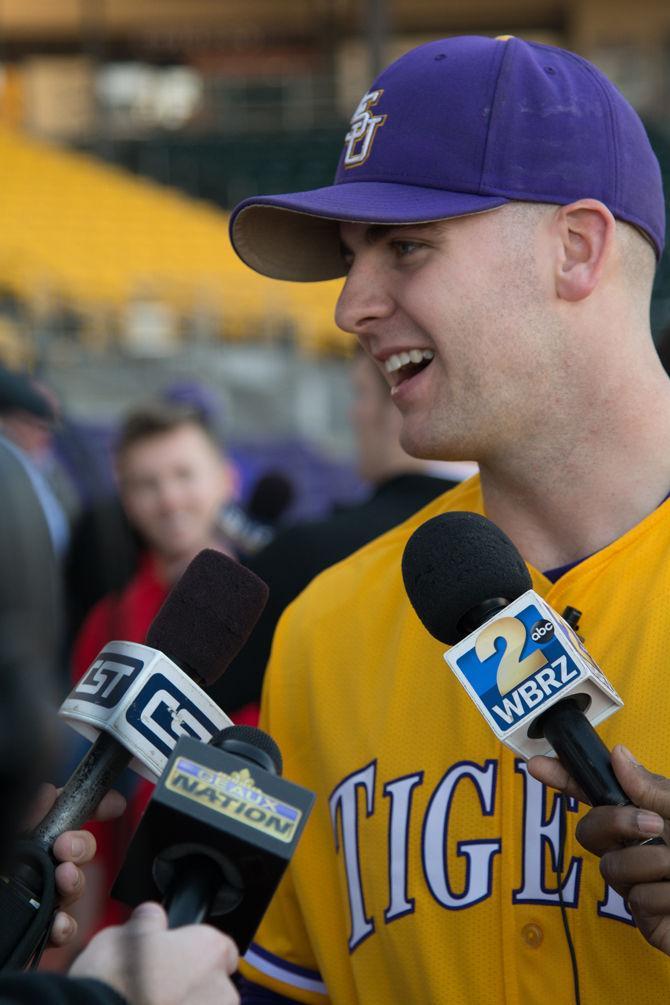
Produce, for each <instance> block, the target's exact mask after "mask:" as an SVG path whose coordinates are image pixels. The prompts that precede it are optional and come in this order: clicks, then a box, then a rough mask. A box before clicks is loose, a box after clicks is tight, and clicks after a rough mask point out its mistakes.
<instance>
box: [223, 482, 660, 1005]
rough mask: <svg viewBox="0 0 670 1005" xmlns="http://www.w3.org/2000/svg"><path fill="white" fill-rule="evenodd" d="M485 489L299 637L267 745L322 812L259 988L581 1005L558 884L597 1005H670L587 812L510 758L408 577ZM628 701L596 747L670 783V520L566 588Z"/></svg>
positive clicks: (614, 547) (328, 592) (357, 1000)
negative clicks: (413, 556) (411, 560)
mask: <svg viewBox="0 0 670 1005" xmlns="http://www.w3.org/2000/svg"><path fill="white" fill-rule="evenodd" d="M482 506H483V504H482V497H481V490H480V485H479V480H478V479H472V480H470V481H469V482H466V483H464V484H463V485H460V486H458V487H457V488H455V489H453V490H452V491H451V492H448V493H447V494H446V495H444V496H442V497H440V498H439V499H437V500H436V501H435V502H433V503H431V504H430V505H429V506H427V507H425V508H424V509H423V510H422V511H421V512H420V513H418V514H417V515H415V516H413V517H412V518H411V519H410V520H408V521H407V522H405V523H404V524H402V525H400V526H399V527H396V528H394V529H393V530H392V531H390V532H389V533H387V534H385V535H384V536H383V537H381V538H378V539H377V540H375V541H373V542H372V543H371V544H369V545H367V546H366V547H365V548H363V549H361V550H360V551H359V552H357V553H356V554H355V555H353V556H352V557H351V558H349V559H346V560H345V561H344V562H341V563H340V564H339V565H337V566H334V567H333V568H331V569H329V570H327V571H326V572H325V573H323V574H322V575H321V576H319V577H318V578H317V579H316V580H314V581H313V582H312V584H310V586H309V587H308V588H307V590H306V591H305V592H304V593H303V594H302V596H301V597H300V598H299V599H298V600H297V601H296V602H295V603H294V604H293V605H292V606H291V607H290V608H289V609H288V610H287V612H286V613H285V615H284V617H283V619H282V621H281V622H280V625H279V628H278V630H277V634H276V637H275V642H274V646H273V653H272V657H271V661H270V666H269V669H268V674H267V679H266V684H265V691H264V711H263V722H262V725H263V726H264V727H265V728H266V729H267V730H268V731H269V732H270V733H271V734H272V735H273V736H274V737H275V738H276V740H277V742H278V743H279V745H280V747H281V749H282V752H283V755H284V773H285V775H286V777H287V778H290V779H291V780H292V781H296V782H299V783H301V784H302V785H305V786H307V787H308V788H310V789H313V790H314V791H315V792H316V793H317V801H316V805H315V808H314V811H313V813H312V817H311V820H310V821H309V824H308V826H307V828H306V830H305V833H304V835H303V838H302V842H301V845H300V846H299V848H298V850H297V852H296V855H295V857H294V859H293V862H292V863H291V865H290V867H289V869H288V871H287V874H286V877H285V879H284V881H283V882H282V885H281V886H280V888H279V891H278V893H277V895H276V896H275V898H274V900H273V902H272V904H271V906H270V909H269V911H268V913H267V915H266V917H265V919H264V921H263V923H262V925H261V927H260V929H259V931H258V933H257V936H256V939H255V942H254V944H253V945H252V947H251V948H250V950H249V952H248V954H247V956H246V960H245V961H243V963H242V969H243V971H244V974H245V976H246V977H247V978H248V979H249V980H251V981H253V982H255V983H257V984H260V985H263V986H265V987H266V988H268V989H272V990H273V991H275V992H277V993H278V994H282V995H285V996H286V997H288V998H291V999H294V1000H295V1001H298V1002H306V1003H310V1005H325V1003H328V1002H333V1003H336V1005H427V1003H431V1005H442V1003H444V1005H495V1003H500V1005H503V1003H504V1005H531V1003H533V1005H534V1003H544V1002H549V1001H551V1002H552V1005H574V1001H575V998H574V988H573V977H572V970H571V964H570V955H569V948H568V942H567V939H566V934H565V931H564V928H563V923H562V918H561V908H560V904H559V895H558V885H559V880H558V877H557V873H556V871H555V866H556V862H557V860H558V859H559V857H560V847H561V835H562V829H563V827H565V828H566V840H565V845H564V855H563V861H562V862H560V863H559V865H560V869H561V873H560V875H561V883H560V885H561V890H562V899H563V901H564V904H565V910H566V914H567V921H568V925H569V929H570V933H571V936H572V941H573V944H574V947H575V952H576V957H577V964H578V969H579V979H580V986H581V1000H582V1002H583V1003H585V1005H591V1003H592V1005H596V1003H602V1005H614V1003H615V1002H633V1001H634V1002H635V1003H636V1005H657V1003H658V1002H661V1001H664V1000H666V998H667V996H668V994H669V993H670V958H668V957H667V956H665V955H663V954H662V953H660V952H659V951H657V950H655V949H653V948H651V947H650V946H649V945H648V944H647V943H646V942H645V940H644V939H643V938H642V936H641V935H640V933H639V932H638V931H637V929H636V928H635V926H634V924H633V922H632V919H631V917H630V915H629V913H628V911H627V909H626V905H625V903H624V902H623V900H622V898H621V897H620V896H619V895H618V894H617V893H615V892H614V891H613V890H612V889H609V888H608V887H607V886H606V884H605V882H604V880H603V879H602V877H601V875H600V872H599V868H598V860H597V859H596V858H595V857H593V856H591V855H590V854H589V853H588V852H585V851H584V850H583V849H582V848H581V847H580V845H579V844H578V843H577V842H576V840H575V837H574V830H575V823H576V821H577V819H578V817H579V815H580V813H581V812H583V808H581V807H578V805H577V804H576V803H574V802H572V801H570V803H569V809H568V811H567V812H564V804H563V802H562V801H561V799H560V798H559V797H558V796H557V794H556V793H555V792H553V791H547V790H545V789H544V787H543V786H542V785H541V784H540V783H539V782H537V781H535V780H534V779H533V778H532V777H531V776H530V775H529V774H528V772H527V770H526V766H525V763H524V762H523V760H521V759H520V758H519V757H518V756H516V755H514V754H513V753H512V752H511V751H510V750H509V749H508V748H506V747H503V746H502V745H501V744H500V743H499V742H498V741H497V740H496V738H495V736H494V734H493V733H492V732H491V731H490V730H489V728H488V726H487V725H486V723H485V722H484V720H483V719H482V718H481V716H480V714H479V712H478V711H477V709H476V707H475V706H474V704H473V703H472V701H471V699H470V698H469V697H468V695H467V694H466V692H465V690H464V689H463V687H462V686H461V685H460V683H459V682H458V680H457V679H456V678H455V677H454V675H453V674H452V673H451V671H450V670H449V668H448V667H447V665H446V663H445V662H444V659H443V650H444V646H443V645H441V644H440V643H439V642H437V641H436V640H435V639H433V638H432V637H431V636H430V635H429V634H428V633H427V632H426V630H425V629H424V627H423V626H422V625H421V623H420V622H419V620H418V618H417V617H416V615H415V613H414V611H413V610H412V608H411V606H410V604H409V601H408V599H407V596H406V594H405V590H404V587H403V583H402V577H401V556H402V552H403V549H404V546H405V543H406V541H407V539H408V537H409V536H410V534H411V533H412V531H413V530H414V529H415V528H416V527H417V526H419V524H421V523H422V522H423V521H424V520H427V519H429V518H430V517H432V516H435V515H437V514H438V513H441V512H446V511H448V510H471V511H475V512H479V513H481V512H482ZM531 574H532V578H533V588H534V589H535V590H536V591H537V592H538V593H539V594H541V595H542V596H544V597H545V598H546V600H547V601H548V602H549V603H550V604H551V605H552V607H553V608H554V609H555V610H557V611H558V612H559V613H561V612H562V611H563V610H564V609H565V607H566V606H567V605H571V606H573V607H576V608H578V609H579V610H580V611H582V619H581V623H580V632H581V633H582V635H583V636H584V640H585V643H586V646H587V648H588V650H589V652H590V653H591V655H592V656H593V657H594V658H595V660H596V661H597V662H598V663H599V665H600V667H601V668H602V670H603V671H604V673H605V674H606V676H607V677H608V678H609V679H610V681H611V682H612V684H613V685H614V687H615V688H616V690H617V691H618V692H619V694H620V695H621V696H622V698H623V699H624V702H625V705H624V708H623V709H622V710H621V711H619V712H617V713H616V714H615V715H613V716H611V718H609V719H608V720H607V721H606V722H605V723H603V724H602V725H601V726H600V727H599V732H600V734H601V736H602V737H603V739H604V741H605V743H606V744H608V746H610V747H611V746H612V745H613V744H614V743H616V742H618V741H621V742H625V743H626V744H627V746H629V747H630V749H631V750H632V751H633V753H634V754H635V755H636V756H637V757H638V758H639V759H640V760H641V761H642V763H644V764H645V765H646V766H648V767H649V768H650V769H653V770H656V771H659V772H661V773H663V774H665V775H668V774H670V753H669V747H670V739H669V738H668V723H670V683H669V681H668V648H669V645H670V501H666V502H665V503H663V504H662V505H661V506H660V507H659V508H658V509H657V510H655V511H654V512H653V513H651V514H650V515H649V516H647V517H646V518H645V519H644V520H643V521H642V522H641V523H639V524H638V525H637V526H635V527H633V528H632V529H631V530H630V531H628V533H626V534H624V535H623V537H621V538H619V539H618V540H617V541H615V542H614V543H613V544H611V545H609V546H608V547H606V548H604V549H603V550H602V551H599V552H597V553H596V554H594V555H592V556H591V557H590V558H587V559H586V560H585V561H583V562H581V563H580V564H578V565H577V566H575V567H574V568H572V569H570V570H569V571H567V572H566V573H565V574H564V575H563V576H562V577H561V578H560V579H559V580H558V581H557V582H556V583H553V584H552V583H551V582H550V581H549V580H548V579H547V578H546V577H545V576H543V575H542V574H541V573H539V572H537V571H536V570H533V569H531Z"/></svg>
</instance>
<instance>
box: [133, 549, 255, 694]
mask: <svg viewBox="0 0 670 1005" xmlns="http://www.w3.org/2000/svg"><path fill="white" fill-rule="evenodd" d="M267 597H268V588H267V585H266V584H265V583H264V582H263V580H262V579H260V578H259V577H258V576H256V575H254V573H253V572H251V571H250V570H249V569H247V568H245V567H244V566H243V565H240V564H239V562H236V561H235V560H234V559H232V558H229V557H228V556H227V555H224V554H222V553H221V552H219V551H214V550H213V549H211V548H207V549H205V550H204V551H201V552H200V553H199V554H198V555H196V557H195V558H194V559H193V561H192V562H191V563H190V565H189V566H188V568H187V569H186V571H185V572H184V574H183V576H182V577H181V579H180V580H179V581H178V582H177V583H176V584H175V585H174V586H173V588H172V590H171V592H170V593H169V594H168V596H167V598H166V599H165V602H164V603H163V606H162V607H161V609H160V610H159V611H158V614H157V615H156V617H155V618H154V620H153V621H152V622H151V625H150V627H149V631H148V632H147V637H146V641H147V645H149V646H151V647H152V648H153V649H160V651H161V652H162V653H165V655H166V656H168V657H169V658H170V659H171V660H173V661H174V662H175V663H177V665H178V666H180V667H181V668H182V669H183V670H185V671H186V672H187V673H189V674H190V676H192V677H193V679H194V680H196V681H197V683H199V684H201V685H202V686H203V687H209V686H210V685H211V684H213V683H214V681H215V680H216V679H217V678H218V677H219V676H220V675H221V674H222V673H223V671H224V670H225V669H226V667H227V666H228V664H229V663H231V662H232V660H233V659H234V658H235V656H237V654H238V652H239V651H240V649H241V648H242V646H243V645H244V643H245V642H246V641H247V639H248V638H249V635H250V634H251V632H252V630H253V628H254V625H255V624H256V622H257V621H258V618H259V617H260V615H261V613H262V611H263V608H264V607H265V603H266V601H267Z"/></svg>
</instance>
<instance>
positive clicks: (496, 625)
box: [475, 618, 547, 694]
mask: <svg viewBox="0 0 670 1005" xmlns="http://www.w3.org/2000/svg"><path fill="white" fill-rule="evenodd" d="M498 639H502V640H503V642H504V643H505V649H504V652H503V654H502V656H501V658H500V664H499V666H498V674H497V677H496V683H497V685H498V690H499V691H500V694H507V692H508V691H512V690H514V688H515V687H517V685H518V684H521V682H522V681H524V680H526V678H527V677H530V675H531V674H533V673H535V671H536V670H541V669H542V667H543V666H544V665H545V664H546V662H547V659H546V657H545V655H544V653H543V652H542V651H541V650H540V649H534V650H533V651H532V652H530V653H528V655H527V656H524V658H523V659H521V651H522V650H523V647H524V645H525V644H526V629H525V626H524V625H523V623H522V622H521V621H519V619H518V618H500V620H499V621H492V622H490V623H489V624H488V625H485V626H484V628H483V629H482V631H481V632H480V634H479V635H478V636H477V639H476V641H475V653H476V654H477V657H478V658H479V660H480V661H482V662H483V661H484V660H487V659H490V658H491V656H495V654H496V652H497V649H496V642H497V641H498Z"/></svg>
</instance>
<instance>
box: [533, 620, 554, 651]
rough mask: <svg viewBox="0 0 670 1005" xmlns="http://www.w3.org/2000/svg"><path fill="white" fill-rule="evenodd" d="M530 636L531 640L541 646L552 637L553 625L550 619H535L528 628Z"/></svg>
mask: <svg viewBox="0 0 670 1005" xmlns="http://www.w3.org/2000/svg"><path fill="white" fill-rule="evenodd" d="M530 637H531V639H532V640H533V642H537V643H539V645H541V646H543V645H545V644H546V643H547V642H550V641H551V639H553V637H554V626H553V624H552V623H551V621H536V622H535V624H534V625H533V627H532V628H531V630H530Z"/></svg>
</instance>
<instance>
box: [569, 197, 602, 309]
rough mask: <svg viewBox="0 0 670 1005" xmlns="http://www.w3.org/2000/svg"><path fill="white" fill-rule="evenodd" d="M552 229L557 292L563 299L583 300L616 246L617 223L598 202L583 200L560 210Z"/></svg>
mask: <svg viewBox="0 0 670 1005" xmlns="http://www.w3.org/2000/svg"><path fill="white" fill-rule="evenodd" d="M553 226H554V228H555V236H556V244H555V247H557V249H558V254H557V258H556V271H555V282H556V293H557V294H558V296H559V298H560V299H561V300H567V301H571V302H575V301H578V300H584V299H585V298H586V297H588V296H589V294H590V293H592V292H593V290H594V289H595V287H596V286H597V284H598V282H599V280H600V277H601V276H602V273H603V270H604V268H605V264H606V262H607V261H608V259H609V257H610V255H611V253H612V248H613V246H614V233H615V229H616V221H615V219H614V217H613V216H612V214H611V213H610V211H609V209H608V208H607V206H605V205H604V204H603V203H602V202H598V200H597V199H580V200H579V201H578V202H573V203H570V205H569V206H561V207H559V209H557V211H556V214H555V217H554V221H553Z"/></svg>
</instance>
